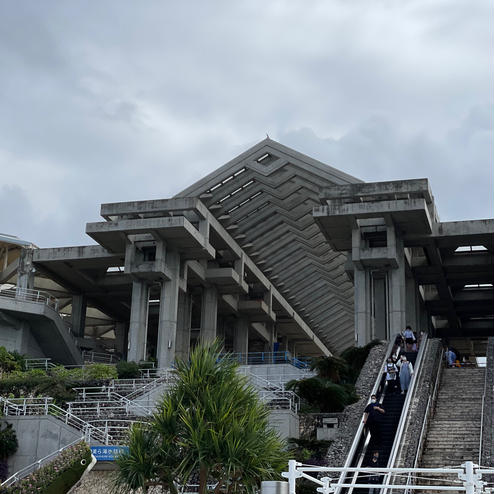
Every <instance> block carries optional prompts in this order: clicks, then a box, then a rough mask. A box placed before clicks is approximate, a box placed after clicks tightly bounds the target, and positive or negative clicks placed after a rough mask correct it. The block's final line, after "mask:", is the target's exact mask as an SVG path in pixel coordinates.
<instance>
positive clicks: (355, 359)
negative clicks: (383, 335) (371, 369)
mask: <svg viewBox="0 0 494 494" xmlns="http://www.w3.org/2000/svg"><path fill="white" fill-rule="evenodd" d="M380 343H381V342H380V341H379V340H372V341H371V342H370V343H367V345H365V346H362V347H350V348H347V349H346V350H345V351H343V352H342V354H341V358H342V359H344V360H345V361H346V362H347V364H348V371H347V372H348V374H347V376H348V380H349V382H353V383H355V382H357V379H358V376H359V375H360V371H361V370H362V367H363V366H364V364H365V361H366V359H367V357H368V355H369V352H370V351H371V348H373V347H375V346H376V345H379V344H380Z"/></svg>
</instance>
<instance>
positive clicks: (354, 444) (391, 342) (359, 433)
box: [335, 334, 398, 494]
mask: <svg viewBox="0 0 494 494" xmlns="http://www.w3.org/2000/svg"><path fill="white" fill-rule="evenodd" d="M396 336H398V334H396V335H394V336H393V337H392V338H390V340H389V343H388V346H387V347H386V353H385V355H384V358H383V360H382V362H381V363H380V364H379V372H378V376H377V378H376V381H375V383H374V386H373V387H372V390H371V392H370V394H369V396H368V397H367V400H369V398H370V397H371V396H372V395H374V394H377V391H378V389H379V386H380V384H381V379H382V372H381V369H382V368H383V367H384V365H385V364H386V362H387V359H388V356H389V355H390V354H391V352H392V350H393V347H394V345H395V341H396ZM363 430H364V424H363V422H362V420H360V423H359V426H358V429H357V432H356V433H355V436H354V437H353V441H352V445H351V446H350V451H349V452H348V455H347V457H346V460H345V464H344V468H349V467H350V463H351V462H352V460H353V457H354V456H355V453H356V451H357V448H358V445H359V443H360V438H361V436H362V432H363ZM345 475H346V474H345V472H342V473H341V474H340V478H339V481H338V483H339V484H342V483H343V480H344V478H345ZM340 491H341V487H337V488H336V490H335V494H339V493H340Z"/></svg>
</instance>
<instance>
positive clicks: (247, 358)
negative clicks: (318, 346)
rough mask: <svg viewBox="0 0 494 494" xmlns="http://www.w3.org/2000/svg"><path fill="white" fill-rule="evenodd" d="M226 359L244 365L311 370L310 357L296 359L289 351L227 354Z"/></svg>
mask: <svg viewBox="0 0 494 494" xmlns="http://www.w3.org/2000/svg"><path fill="white" fill-rule="evenodd" d="M224 357H226V358H232V359H235V360H237V362H238V363H239V364H242V365H256V364H290V365H293V366H294V367H296V368H298V369H308V368H310V360H311V359H310V357H295V356H294V355H292V354H291V353H290V352H288V351H280V352H249V353H227V354H225V355H224Z"/></svg>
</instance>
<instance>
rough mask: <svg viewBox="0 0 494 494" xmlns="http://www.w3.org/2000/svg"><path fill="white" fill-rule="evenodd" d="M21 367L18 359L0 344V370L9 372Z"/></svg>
mask: <svg viewBox="0 0 494 494" xmlns="http://www.w3.org/2000/svg"><path fill="white" fill-rule="evenodd" d="M17 355H18V354H17ZM21 368H22V367H21V365H20V363H19V361H18V360H17V359H16V358H15V357H14V356H13V355H12V354H11V353H10V352H8V351H7V349H6V348H5V347H4V346H0V371H2V372H11V371H14V370H20V369H21Z"/></svg>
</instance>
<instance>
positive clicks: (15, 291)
mask: <svg viewBox="0 0 494 494" xmlns="http://www.w3.org/2000/svg"><path fill="white" fill-rule="evenodd" d="M0 297H5V298H13V299H18V300H22V301H25V302H35V303H39V304H43V305H47V306H48V307H51V308H52V309H55V310H56V311H58V299H56V298H55V297H54V296H53V295H51V294H50V293H48V292H44V291H42V290H33V289H31V288H20V287H10V288H7V289H6V290H1V289H0Z"/></svg>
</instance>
